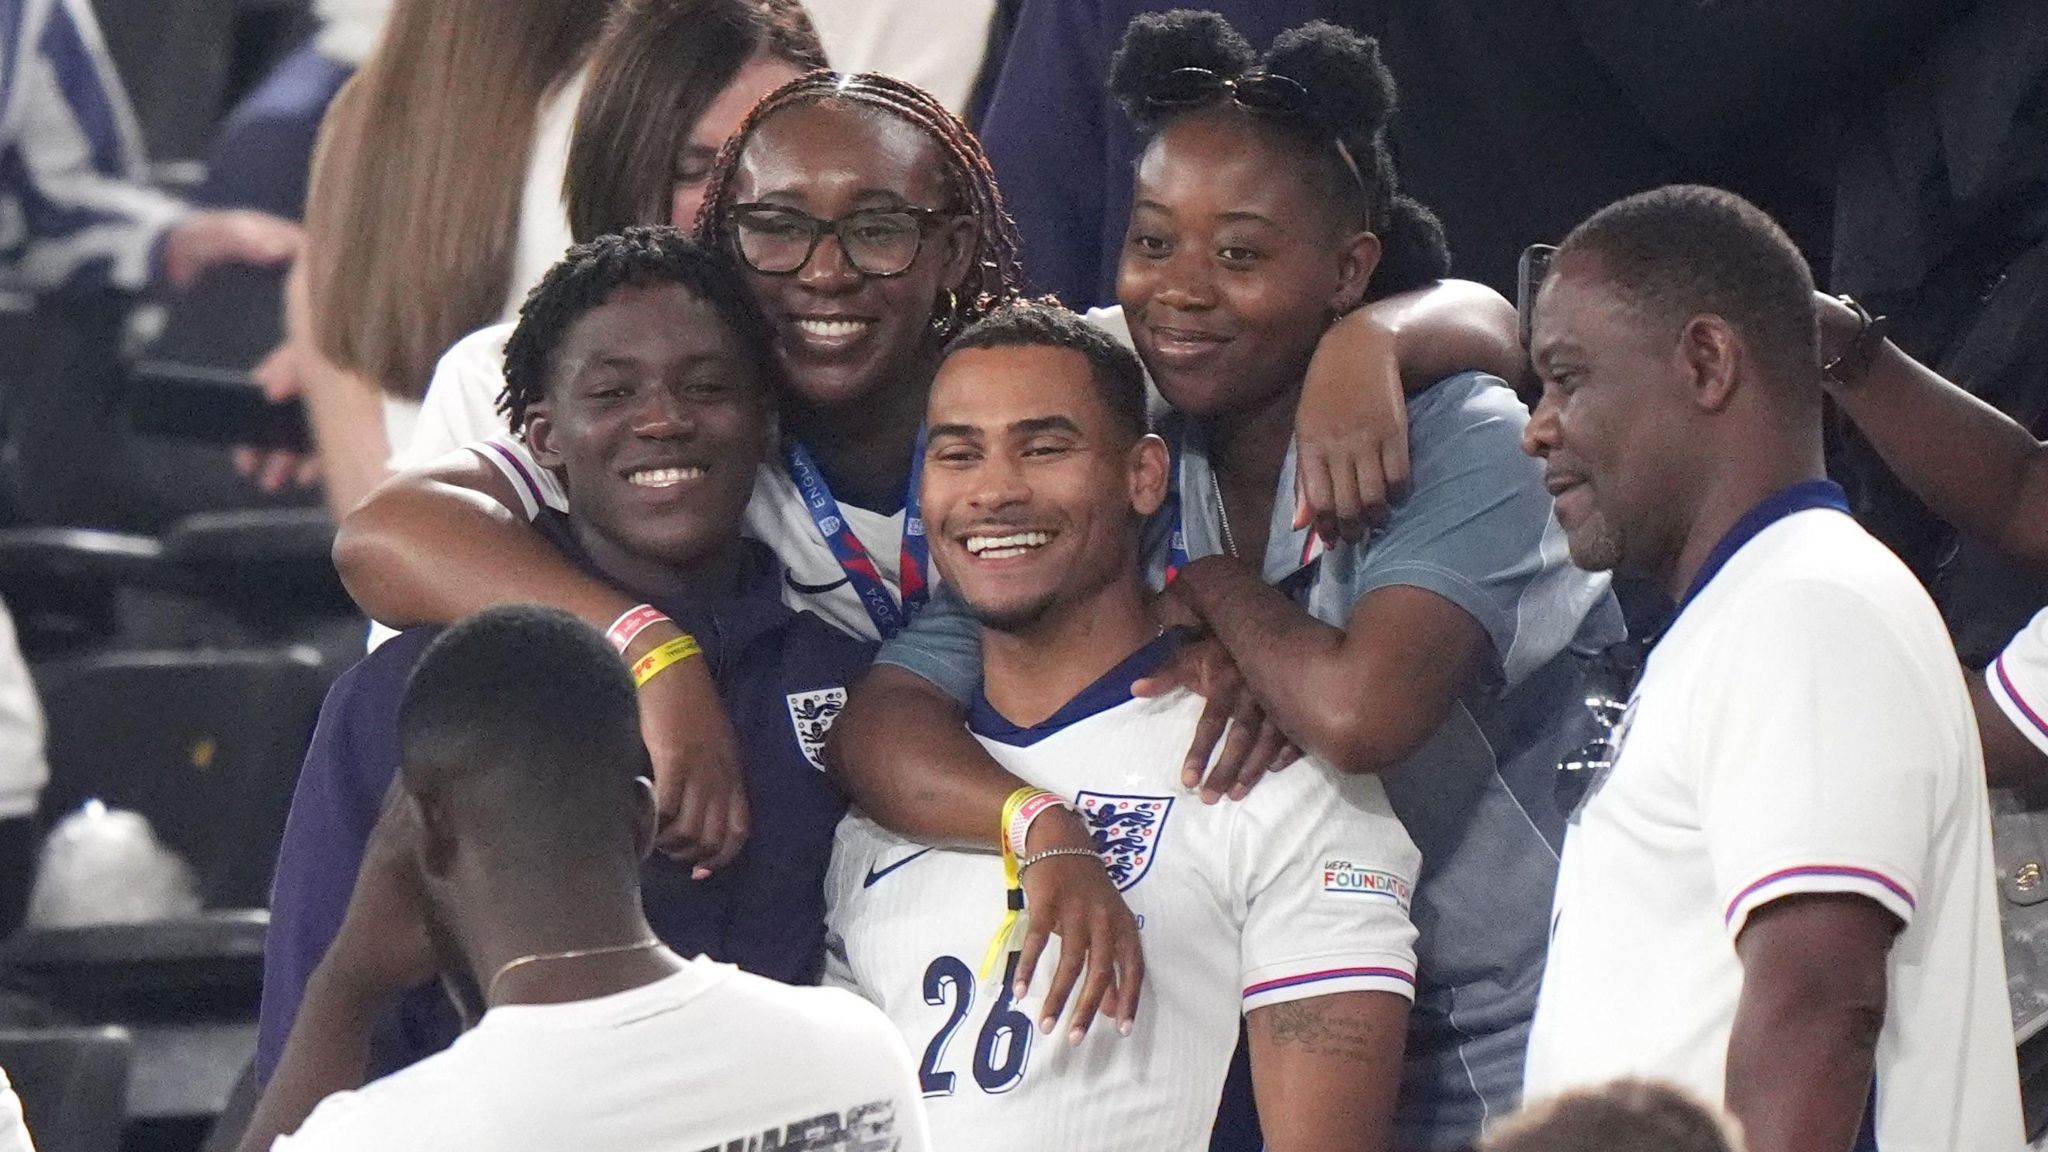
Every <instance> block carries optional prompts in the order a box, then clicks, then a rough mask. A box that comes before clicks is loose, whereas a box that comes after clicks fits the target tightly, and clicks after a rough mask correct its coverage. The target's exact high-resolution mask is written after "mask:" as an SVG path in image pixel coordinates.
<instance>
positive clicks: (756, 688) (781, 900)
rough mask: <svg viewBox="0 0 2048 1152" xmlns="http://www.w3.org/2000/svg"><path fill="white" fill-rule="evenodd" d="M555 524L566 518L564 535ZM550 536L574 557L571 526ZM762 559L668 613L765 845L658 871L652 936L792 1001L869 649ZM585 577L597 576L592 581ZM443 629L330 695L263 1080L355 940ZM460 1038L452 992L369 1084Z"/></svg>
mask: <svg viewBox="0 0 2048 1152" xmlns="http://www.w3.org/2000/svg"><path fill="white" fill-rule="evenodd" d="M557 519H558V518H557ZM540 526H541V527H542V528H543V530H544V531H545V530H549V529H553V530H552V531H549V532H548V534H549V535H550V536H551V537H554V538H555V540H556V542H557V544H558V545H560V546H564V550H565V551H567V552H569V553H570V554H571V555H572V557H575V558H577V559H578V560H579V561H581V557H580V556H578V555H576V550H575V549H574V548H573V546H571V545H569V544H568V540H567V537H566V533H565V532H563V531H562V530H561V525H560V524H559V523H556V524H547V523H543V524H541V525H540ZM749 547H750V548H751V549H754V551H753V554H752V559H753V560H754V561H755V563H754V564H753V565H752V566H751V570H750V572H749V575H748V577H747V579H746V581H745V587H744V588H743V589H742V591H741V592H740V593H739V594H738V595H736V596H734V597H732V598H730V599H727V600H725V601H722V602H719V603H716V604H713V605H711V606H710V607H709V608H708V609H700V610H698V611H695V612H691V611H687V610H684V609H683V608H681V606H676V605H657V606H658V607H661V608H662V609H663V610H664V611H666V612H668V614H669V615H670V616H671V617H673V618H674V619H675V620H676V622H677V623H678V624H680V625H681V626H682V627H683V628H684V629H686V630H687V631H689V632H691V633H693V634H694V635H695V636H696V637H697V638H698V640H699V641H700V642H701V643H702V644H703V646H704V658H705V659H706V660H708V661H710V664H711V673H712V678H713V679H714V680H715V681H716V683H717V685H718V688H719V692H720V694H721V695H722V696H723V697H724V698H725V701H726V705H727V710H728V712H729V714H730V716H731V718H732V723H733V727H734V730H735V731H736V733H737V734H738V736H739V741H740V749H741V753H742V756H743V757H744V761H745V764H744V767H745V771H746V773H747V781H746V784H747V801H748V804H749V805H750V806H751V810H752V825H753V833H752V836H751V837H750V838H749V840H748V842H747V846H746V848H745V849H744V850H742V851H741V853H740V856H739V858H738V859H737V860H736V861H735V862H734V863H733V864H732V865H731V866H730V867H727V868H726V869H724V870H722V871H720V872H719V873H718V874H716V875H714V876H713V877H712V878H710V879H709V880H703V881H692V880H691V879H690V873H689V869H688V868H685V867H683V866H681V865H678V864H676V863H674V862H673V861H670V860H669V859H667V858H666V857H664V856H661V855H660V854H658V853H657V854H655V855H654V856H653V857H651V858H650V859H649V860H648V863H647V865H646V866H645V868H643V869H642V872H641V883H642V901H643V903H644V905H645V907H646V909H647V916H648V920H649V922H650V923H651V924H652V925H653V927H654V930H655V932H656V933H657V934H659V935H660V936H661V938H662V939H663V940H664V941H666V942H667V943H668V945H669V946H670V947H671V948H674V949H675V950H676V951H677V952H680V953H682V954H683V955H685V956H692V955H696V954H699V953H702V954H704V955H708V956H710V957H712V958H714V959H717V960H722V961H726V962H729V963H733V964H737V965H739V966H740V967H741V968H744V969H747V970H748V971H750V972H754V973H757V974H759V975H762V976H767V977H770V978H772V979H776V980H781V981H784V982H787V983H792V984H807V983H815V982H816V980H817V978H818V975H819V972H820V970H821V968H822V966H823V958H824V920H825V902H824V877H825V868H826V866H827V864H828V863H830V861H831V857H832V834H833V831H834V830H835V829H836V828H837V826H838V823H839V818H840V817H841V816H842V815H844V814H845V811H846V800H845V798H844V797H843V796H841V795H840V793H839V792H838V790H837V789H835V788H834V787H832V785H831V784H830V782H829V781H828V780H827V779H826V777H825V774H824V772H823V770H822V769H821V768H820V767H819V761H818V758H817V757H818V749H819V748H820V747H822V745H823V742H824V731H825V729H826V728H827V727H829V726H830V723H831V720H832V718H833V717H834V716H836V715H837V712H838V707H839V705H840V703H842V702H843V701H844V700H845V689H846V687H847V686H848V685H849V684H851V683H852V682H853V679H854V677H856V676H857V675H859V674H860V672H861V671H862V670H864V669H865V668H866V667H867V662H868V656H869V654H870V646H869V645H867V644H865V643H863V642H861V641H858V640H855V639H853V638H851V637H848V636H846V635H845V634H843V633H841V632H839V631H838V630H836V629H834V628H832V627H831V626H830V625H827V624H826V623H824V622H823V621H822V620H820V619H819V618H818V617H816V616H813V615H811V614H810V613H807V612H797V611H794V610H792V609H790V608H788V607H786V606H784V605H783V604H782V602H781V601H780V599H779V598H778V596H779V592H780V588H781V580H782V575H781V569H780V567H779V566H778V565H776V564H775V563H774V562H773V560H772V558H771V557H769V555H768V554H767V552H766V550H765V549H759V548H758V546H754V545H750V546H749ZM587 566H588V565H587V564H586V567H587ZM437 632H438V629H435V628H416V629H413V630H411V631H408V632H406V633H404V634H402V635H400V636H398V637H396V638H394V639H392V640H391V641H389V642H387V643H386V644H384V645H383V646H382V647H380V648H378V649H377V650H376V651H374V652H372V653H370V654H369V655H368V656H366V657H364V659H363V660H362V662H361V663H359V664H357V665H356V666H355V667H354V668H352V669H350V670H349V671H348V672H346V673H344V674H343V675H342V677H341V678H340V679H339V680H337V681H336V682H335V684H334V687H333V689H332V690H330V691H329V692H328V695H327V702H326V704H325V705H324V706H323V707H322V708H321V711H320V722H319V725H318V727H317V728H315V730H314V733H313V743H312V747H311V749H310V750H309V751H308V752H307V754H306V763H305V767H304V769H303V770H302V771H301V773H300V776H299V783H298V790H297V792H296V793H295V794H294V796H293V798H292V811H291V817H290V819H289V820H288V821H287V823H286V825H285V834H284V843H283V846H282V848H281V849H280V851H279V854H278V862H277V873H276V879H275V881H274V882H273V886H272V892H271V920H270V931H269V935H268V937H267V939H266V940H265V943H264V973H263V1007H262V1021H261V1031H260V1037H259V1041H258V1047H257V1055H256V1064H257V1075H258V1076H259V1077H260V1078H261V1079H262V1080H265V1081H267V1080H268V1079H269V1077H270V1074H271V1073H272V1072H273V1071H274V1070H275V1069H276V1067H277V1062H278V1058H279V1057H280V1056H281V1055H282V1054H283V1051H284V1043H285V1039H286V1037H287V1036H288V1035H289V1034H290V1032H291V1026H292V1021H293V1020H294V1019H295V1018H296V1017H297V1015H298V1008H299V1002H300V1000H301V999H302V998H303V997H304V995H305V990H306V981H307V979H308V978H309V977H310V976H311V975H312V972H313V969H314V968H315V967H316V966H317V965H318V964H319V962H320V958H321V957H322V956H323V955H325V953H326V951H327V947H328V945H329V944H331V943H332V942H333V940H334V937H335V935H336V934H337V933H338V932H339V931H340V929H341V922H342V917H343V914H344V913H345V912H346V911H347V909H348V901H349V896H350V894H351V892H352V891H353V890H354V887H355V878H356V872H357V870H358V869H359V868H360V867H361V864H362V858H363V851H364V848H365V846H366V845H367V843H368V841H369V836H370V830H371V828H372V827H373V826H374V825H375V824H376V820H377V815H378V813H379V811H380V810H381V809H382V805H383V801H384V795H385V792H386V790H387V789H388V788H389V787H390V784H391V781H392V779H393V778H394V776H395V775H396V774H397V769H398V731H397V728H398V724H397V721H398V706H399V702H400V701H401V700H402V699H403V697H404V695H405V684H406V679H407V677H408V676H409V675H410V673H411V671H412V668H413V665H414V664H415V663H417V661H418V660H419V657H420V655H421V653H423V652H424V651H425V650H426V647H427V645H428V644H430V643H431V642H432V641H433V638H434V636H435V634H436V633H437ZM455 1033H456V1020H455V1017H454V1014H453V1012H452V1011H451V1010H450V1009H449V1007H448V1005H447V1003H446V1001H445V999H444V998H443V997H442V996H441V994H440V993H439V991H438V989H435V988H432V987H428V988H422V989H416V990H415V991H414V992H413V993H412V994H410V995H408V996H407V997H406V998H405V1000H404V1001H403V1002H402V1003H401V1004H400V1005H399V1006H398V1007H397V1008H396V1010H395V1011H394V1012H393V1013H391V1014H390V1015H389V1016H388V1017H387V1019H386V1020H385V1021H384V1022H383V1024H382V1025H381V1026H380V1027H379V1029H378V1033H377V1037H376V1043H375V1046H374V1052H373V1056H372V1074H373V1075H382V1074H385V1073H389V1072H391V1071H395V1070H396V1069H398V1068H402V1067H405V1066H406V1065H408V1064H411V1063H414V1062H415V1061H418V1060H420V1059H422V1058H423V1057H426V1056H428V1055H431V1054H432V1053H434V1052H436V1051H439V1050H440V1049H441V1048H443V1047H445V1046H446V1045H447V1044H449V1043H451V1042H452V1041H453V1039H454V1036H455Z"/></svg>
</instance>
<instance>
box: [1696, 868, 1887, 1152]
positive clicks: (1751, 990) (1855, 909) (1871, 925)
mask: <svg viewBox="0 0 2048 1152" xmlns="http://www.w3.org/2000/svg"><path fill="white" fill-rule="evenodd" d="M1900 928H1901V925H1900V923H1899V920H1898V918H1897V917H1895V916H1893V915H1892V914H1891V913H1890V912H1887V911H1885V910H1884V909H1883V908H1882V907H1880V906H1879V905H1878V904H1877V902H1875V901H1873V900H1869V899H1867V898H1865V897H1862V896H1851V895H1846V894H1844V895H1820V894H1816V895H1801V896H1791V897H1787V898H1785V899H1782V900H1775V901H1772V902H1771V903H1769V904H1766V905H1764V906H1763V907H1762V908H1760V909H1758V910H1756V911H1755V912H1753V913H1751V914H1750V917H1749V921H1748V923H1746V924H1745V925H1744V926H1743V929H1742V934H1741V935H1740V936H1738V937H1736V940H1735V953H1736V955H1737V956H1738V957H1740V958H1741V961H1742V999H1741V1002H1740V1003H1739V1004H1738V1005H1737V1006H1736V1010H1735V1027H1734V1031H1733V1032H1732V1033H1731V1034H1730V1036H1729V1037H1728V1095H1727V1102H1728V1110H1729V1111H1730V1112H1732V1113H1734V1115H1735V1117H1736V1118H1737V1119H1738V1120H1740V1121H1742V1127H1743V1129H1744V1131H1745V1132H1746V1133H1747V1135H1748V1138H1749V1148H1750V1152H1847V1150H1848V1149H1849V1148H1850V1147H1851V1146H1852V1145H1853V1144H1854V1143H1855V1140H1856V1134H1857V1130H1858V1129H1859V1128H1860V1127H1861V1126H1862V1123H1863V1112H1864V1108H1865V1105H1866V1103H1867V1102H1868V1100H1869V1096H1870V1083H1871V1077H1872V1075H1873V1074H1874V1073H1873V1070H1874V1068H1875V1061H1876V1051H1877V1037H1878V1033H1879V1032H1880V1031H1881V1030H1882V1029H1883V1027H1884V1013H1885V995H1886V958H1887V957H1888V955H1889V954H1890V952H1891V946H1892V941H1893V939H1895V938H1896V937H1897V936H1898V933H1899V929H1900Z"/></svg>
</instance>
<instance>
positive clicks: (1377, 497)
mask: <svg viewBox="0 0 2048 1152" xmlns="http://www.w3.org/2000/svg"><path fill="white" fill-rule="evenodd" d="M1526 362H1527V361H1526V359H1525V357H1524V356H1523V354H1522V345H1521V341H1520V335H1519V333H1518V331H1517V328H1516V323H1515V306H1514V305H1513V304H1510V303H1508V301H1507V299H1506V298H1505V297H1503V296H1502V295H1501V294H1500V293H1498V292H1495V291H1494V290H1493V289H1491V288H1488V287H1487V286H1486V285H1484V284H1475V283H1473V282H1472V281H1470V280H1440V281H1438V282H1436V283H1435V284H1432V285H1430V286H1428V287H1426V288H1418V289H1415V290H1414V291H1412V292H1403V293H1401V294H1400V295H1397V296H1389V297H1386V298H1385V299H1383V300H1375V301H1373V302H1372V303H1370V304H1367V305H1365V306H1364V307H1362V308H1359V309H1358V310H1356V311H1354V312H1352V313H1350V314H1349V315H1347V316H1345V317H1344V318H1343V319H1341V320H1339V321H1337V322H1336V323H1335V324H1333V325H1331V327H1330V330H1329V331H1328V332H1326V333H1324V334H1323V339H1322V342H1321V343H1319V344H1318V345H1317V346H1316V354H1315V358H1314V359H1313V360H1311V361H1310V362H1309V368H1308V377H1307V380H1306V382H1305V383H1304V384H1303V386H1302V390H1301V402H1300V404H1299V406H1298V407H1297V409H1296V412H1295V435H1296V438H1297V441H1298V450H1297V452H1296V456H1295V459H1296V475H1295V491H1296V497H1297V507H1296V509H1295V520H1294V522H1295V525H1296V526H1297V527H1300V526H1302V525H1306V524H1309V523H1311V522H1313V523H1314V524H1315V526H1316V531H1317V533H1318V534H1320V535H1321V536H1323V537H1324V538H1325V539H1327V540H1336V539H1338V538H1340V537H1342V538H1344V539H1347V540H1353V541H1356V540H1361V539H1364V532H1365V529H1366V528H1367V527H1368V526H1370V525H1376V524H1381V523H1384V522H1385V521H1386V518H1387V505H1388V504H1389V502H1391V501H1393V500H1395V499H1398V498H1399V496H1400V494H1401V493H1402V491H1403V490H1405V489H1406V487H1407V485H1408V409H1407V406H1406V399H1407V393H1409V392H1413V391H1419V390H1421V389H1424V388H1427V387H1429V386H1430V385H1431V384H1434V383H1436V382H1437V381H1438V380H1441V379H1443V378H1444V377H1446V376H1452V375H1455V374H1457V373H1459V372H1464V371H1469V370H1472V369H1477V370H1479V371H1482V372H1490V373H1492V374H1493V375H1495V376H1499V377H1500V378H1501V379H1503V380H1506V381H1508V382H1509V383H1514V382H1515V381H1517V380H1518V379H1520V377H1521V375H1522V372H1523V368H1524V365H1525V364H1526Z"/></svg>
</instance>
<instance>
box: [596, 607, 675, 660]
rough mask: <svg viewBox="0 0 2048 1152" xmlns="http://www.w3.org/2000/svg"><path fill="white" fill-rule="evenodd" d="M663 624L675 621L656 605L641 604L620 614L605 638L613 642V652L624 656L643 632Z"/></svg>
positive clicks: (606, 630) (605, 633) (605, 632)
mask: <svg viewBox="0 0 2048 1152" xmlns="http://www.w3.org/2000/svg"><path fill="white" fill-rule="evenodd" d="M663 623H670V624H672V623H674V621H672V620H670V619H669V618H668V615H667V614H666V613H664V612H663V611H662V610H661V609H659V608H656V607H655V606H654V605H652V604H641V605H638V606H636V607H633V608H628V609H626V610H625V611H624V612H622V613H620V614H619V618H618V619H617V620H614V621H612V626H611V627H609V628H607V629H605V630H604V638H605V639H606V640H608V641H610V642H611V646H612V651H614V652H617V653H618V654H619V655H621V656H623V655H625V654H626V649H628V648H631V647H632V646H633V641H635V640H638V639H639V638H640V634H641V633H642V632H645V631H647V630H648V629H649V628H652V627H654V626H655V625H656V624H663Z"/></svg>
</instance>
